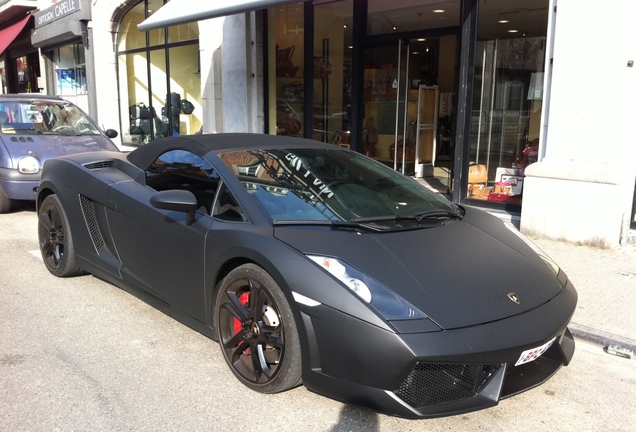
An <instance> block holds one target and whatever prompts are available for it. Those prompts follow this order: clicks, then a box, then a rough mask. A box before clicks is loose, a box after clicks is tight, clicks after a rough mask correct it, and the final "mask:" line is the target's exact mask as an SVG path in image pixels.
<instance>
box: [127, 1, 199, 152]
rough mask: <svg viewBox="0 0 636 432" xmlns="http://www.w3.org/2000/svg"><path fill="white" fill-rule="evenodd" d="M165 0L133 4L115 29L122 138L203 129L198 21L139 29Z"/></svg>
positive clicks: (136, 140) (134, 140)
mask: <svg viewBox="0 0 636 432" xmlns="http://www.w3.org/2000/svg"><path fill="white" fill-rule="evenodd" d="M161 5H162V2H161V1H152V0H151V1H147V2H137V3H136V4H130V6H129V7H128V8H126V9H124V10H123V11H122V12H121V17H120V19H119V22H118V28H117V32H116V35H117V36H116V37H117V53H116V55H117V75H118V82H119V101H120V108H119V111H120V115H121V119H120V124H121V128H122V143H123V144H126V145H140V144H144V143H147V142H149V141H151V140H153V139H156V138H160V137H165V136H173V135H180V134H185V135H189V134H194V133H197V132H199V131H200V130H201V124H202V121H201V112H202V109H201V70H200V61H199V29H198V25H197V24H196V23H186V24H181V25H176V26H173V27H163V28H160V29H156V30H152V31H149V32H147V33H145V32H141V31H139V30H138V29H137V25H138V24H139V23H141V22H142V21H143V20H144V19H145V18H146V17H147V16H148V14H149V13H150V12H151V11H153V10H157V9H158V8H159V7H160V6H161Z"/></svg>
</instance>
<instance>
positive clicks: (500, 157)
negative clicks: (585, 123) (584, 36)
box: [468, 0, 548, 205]
mask: <svg viewBox="0 0 636 432" xmlns="http://www.w3.org/2000/svg"><path fill="white" fill-rule="evenodd" d="M540 3H542V4H543V5H544V6H545V8H544V9H542V8H538V9H534V10H535V11H541V12H542V13H538V12H535V13H534V14H533V15H532V16H531V17H524V16H523V14H521V13H520V12H516V11H514V10H511V11H510V12H509V13H506V14H505V16H506V20H498V19H497V20H496V19H495V18H493V14H492V12H493V9H496V10H497V11H499V12H500V15H504V14H503V12H506V8H507V7H508V6H507V3H506V2H503V1H501V2H494V3H493V4H491V5H489V7H485V8H483V10H480V15H479V34H478V41H477V45H476V61H475V84H474V97H473V101H472V117H471V118H472V121H471V124H472V126H471V134H470V144H469V145H470V162H471V164H472V165H473V166H470V167H469V175H468V183H469V184H468V198H472V199H478V200H483V201H490V202H503V203H506V204H512V205H521V203H522V197H523V182H524V170H525V168H526V167H527V166H528V165H529V164H532V163H534V162H537V159H538V151H539V149H538V147H539V135H540V119H541V112H542V100H543V80H544V71H545V53H546V32H547V22H548V15H547V14H548V8H547V5H548V1H547V0H542V1H541V2H540ZM539 6H540V5H537V7H539ZM471 173H472V175H471ZM477 173H479V175H477Z"/></svg>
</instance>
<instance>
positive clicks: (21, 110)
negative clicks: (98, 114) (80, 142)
mask: <svg viewBox="0 0 636 432" xmlns="http://www.w3.org/2000/svg"><path fill="white" fill-rule="evenodd" d="M0 131H1V132H2V133H7V134H14V133H21V134H24V133H33V134H55V135H99V134H100V131H99V129H98V128H97V127H96V126H95V125H94V124H93V123H92V122H91V121H90V120H89V119H88V118H87V117H86V115H85V114H84V113H83V112H82V111H81V110H80V109H79V108H77V107H76V106H75V105H73V104H71V103H70V102H66V101H49V100H37V99H35V100H24V101H17V100H16V101H0Z"/></svg>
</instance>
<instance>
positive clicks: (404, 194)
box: [219, 148, 457, 223]
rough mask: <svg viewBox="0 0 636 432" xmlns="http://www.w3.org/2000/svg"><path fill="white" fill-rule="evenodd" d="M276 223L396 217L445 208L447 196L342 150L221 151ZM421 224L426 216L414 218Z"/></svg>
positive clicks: (450, 209) (451, 208)
mask: <svg viewBox="0 0 636 432" xmlns="http://www.w3.org/2000/svg"><path fill="white" fill-rule="evenodd" d="M219 156H220V158H221V159H222V160H223V161H224V162H225V163H226V164H227V165H228V166H229V167H230V168H231V169H232V170H233V172H234V173H235V174H236V176H237V177H238V178H239V180H240V181H241V182H242V183H243V185H244V186H245V188H246V189H247V191H248V193H250V194H251V195H252V196H253V197H254V198H255V199H257V200H258V201H259V202H260V203H261V204H262V205H263V207H265V209H266V210H267V211H268V213H269V214H270V215H271V217H272V219H273V220H274V221H333V222H356V221H360V220H364V219H367V220H369V219H373V220H374V221H376V222H377V221H381V220H382V219H383V218H386V220H387V221H393V220H397V219H401V218H404V217H406V216H412V215H420V214H424V213H426V212H430V211H431V210H439V211H440V212H447V213H449V214H453V215H455V214H456V213H457V210H456V208H455V206H454V205H453V204H452V203H450V202H448V201H447V200H446V199H444V198H443V197H440V196H438V195H436V194H433V193H431V192H430V191H428V190H427V189H426V188H424V187H421V186H420V185H418V184H416V183H414V182H413V181H411V179H408V178H407V177H404V176H402V175H401V174H399V173H397V172H396V171H394V170H392V169H390V168H388V167H386V166H384V165H382V164H380V163H378V162H376V161H374V160H371V159H369V158H366V157H364V156H362V155H360V154H358V153H355V152H350V151H345V150H342V149H339V148H334V149H333V150H332V149H303V148H297V149H280V150H267V151H265V150H257V151H241V152H230V153H224V154H221V155H219ZM413 220H415V221H416V222H418V223H419V222H421V221H422V218H419V219H418V218H415V217H414V218H413Z"/></svg>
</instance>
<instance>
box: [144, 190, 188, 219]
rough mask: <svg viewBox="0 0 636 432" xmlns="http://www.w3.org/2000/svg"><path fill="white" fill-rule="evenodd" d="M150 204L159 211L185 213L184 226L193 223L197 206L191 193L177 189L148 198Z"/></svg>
mask: <svg viewBox="0 0 636 432" xmlns="http://www.w3.org/2000/svg"><path fill="white" fill-rule="evenodd" d="M150 204H151V205H152V206H153V207H154V208H158V209H161V210H173V211H178V212H183V213H187V217H186V225H192V224H193V223H194V215H195V213H196V211H197V206H198V204H197V198H196V197H195V196H194V194H193V193H192V192H190V191H186V190H177V189H175V190H166V191H161V192H157V193H156V194H154V195H153V196H152V197H150Z"/></svg>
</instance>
